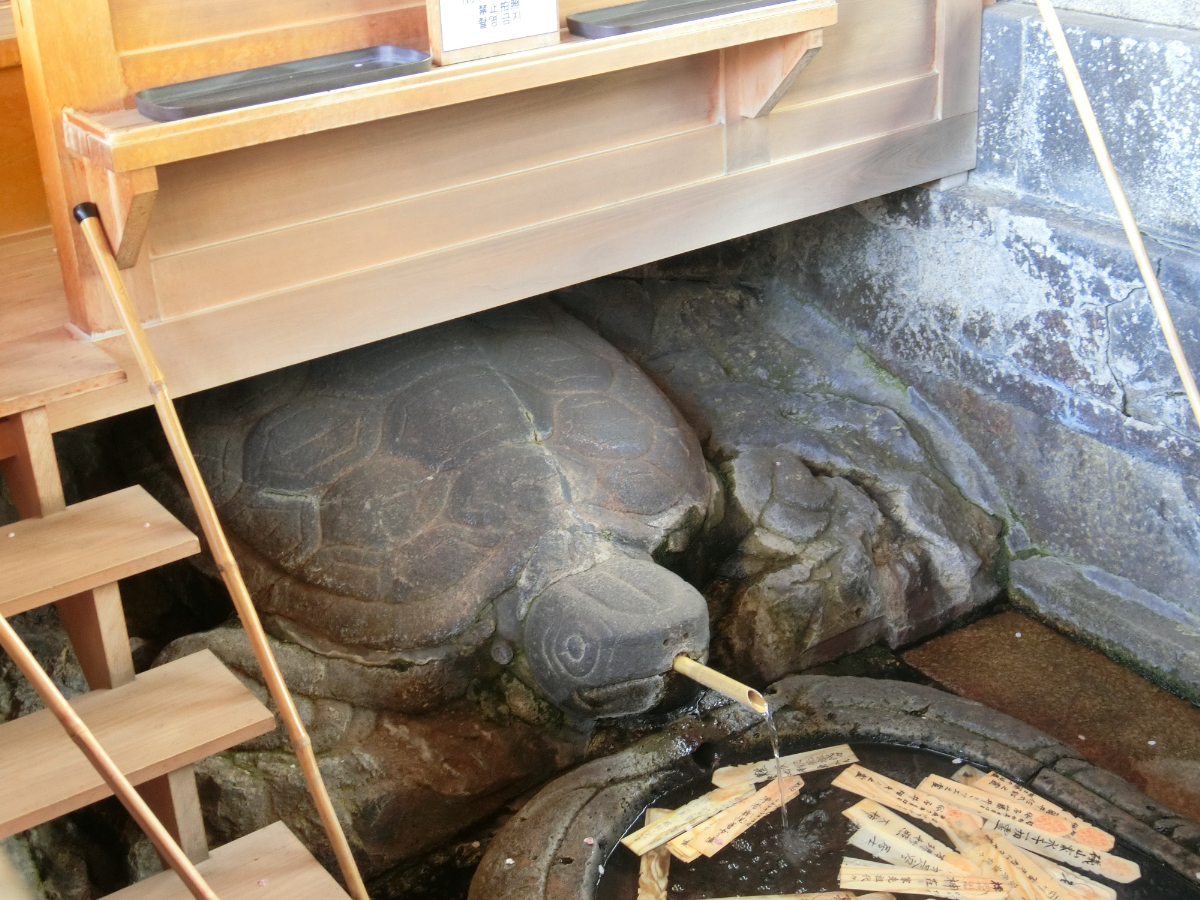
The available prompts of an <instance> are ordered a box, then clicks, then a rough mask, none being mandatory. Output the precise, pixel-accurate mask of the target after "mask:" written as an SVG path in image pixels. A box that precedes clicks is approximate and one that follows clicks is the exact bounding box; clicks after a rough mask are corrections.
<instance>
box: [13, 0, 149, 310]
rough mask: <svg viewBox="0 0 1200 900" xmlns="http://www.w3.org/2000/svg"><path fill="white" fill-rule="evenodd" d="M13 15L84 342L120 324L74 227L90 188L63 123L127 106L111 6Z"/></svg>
mask: <svg viewBox="0 0 1200 900" xmlns="http://www.w3.org/2000/svg"><path fill="white" fill-rule="evenodd" d="M13 13H14V15H15V19H16V26H17V40H18V42H19V43H20V47H21V67H22V69H23V71H24V74H25V87H26V92H27V94H28V97H29V109H30V113H31V114H32V118H33V130H34V137H35V138H36V140H37V148H38V159H39V161H40V163H41V169H42V179H43V182H44V184H45V187H46V201H47V203H48V205H49V208H50V223H51V225H52V226H53V228H54V237H55V241H56V243H57V245H58V259H59V264H60V265H61V267H62V273H63V283H64V286H65V287H66V293H67V303H68V308H69V313H70V318H71V321H72V322H73V323H74V324H75V325H76V326H78V327H79V328H80V330H82V331H83V332H84V333H85V334H92V333H96V332H102V331H107V330H110V329H111V328H112V327H114V324H115V323H114V319H113V317H112V314H111V312H109V310H108V306H107V300H106V299H105V297H104V295H103V285H101V284H100V283H99V280H98V277H97V273H96V270H95V267H94V266H92V264H91V262H90V261H89V260H87V259H86V252H87V251H86V248H85V247H84V246H83V244H82V243H81V242H80V237H79V235H78V228H76V226H75V223H74V221H73V220H72V219H71V209H72V208H73V207H74V206H75V204H76V203H79V202H80V201H82V200H86V199H87V196H86V193H87V186H86V184H85V183H83V181H82V180H81V179H80V178H79V177H78V172H77V171H76V169H75V167H74V165H73V164H72V161H71V157H70V155H69V153H68V151H67V146H66V142H65V140H64V136H63V126H62V116H63V109H64V108H66V107H82V108H84V109H94V110H116V109H120V108H122V107H123V106H124V103H125V98H126V95H127V92H126V89H125V84H124V82H123V80H122V77H121V66H120V62H119V60H118V58H117V50H116V44H115V42H114V40H113V29H112V20H111V18H110V14H109V5H108V0H72V2H70V3H61V2H54V0H49V2H47V0H16V2H15V3H14V4H13ZM81 251H82V252H81Z"/></svg>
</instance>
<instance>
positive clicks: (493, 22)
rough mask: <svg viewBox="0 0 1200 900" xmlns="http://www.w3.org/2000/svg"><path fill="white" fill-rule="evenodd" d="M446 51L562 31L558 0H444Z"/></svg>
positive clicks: (443, 21)
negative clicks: (559, 24) (559, 28)
mask: <svg viewBox="0 0 1200 900" xmlns="http://www.w3.org/2000/svg"><path fill="white" fill-rule="evenodd" d="M438 5H439V6H440V7H441V18H442V50H443V51H444V52H449V51H452V50H463V49H465V48H467V47H478V46H480V45H482V44H496V43H499V42H501V41H512V40H517V39H519V38H526V37H532V36H533V35H538V34H547V33H550V32H557V31H558V3H557V0H440V2H439V4H438Z"/></svg>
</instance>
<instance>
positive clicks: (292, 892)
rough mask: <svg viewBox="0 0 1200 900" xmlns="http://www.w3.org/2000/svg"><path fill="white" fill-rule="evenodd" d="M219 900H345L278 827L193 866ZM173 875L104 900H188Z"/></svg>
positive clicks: (165, 874) (281, 826) (166, 874)
mask: <svg viewBox="0 0 1200 900" xmlns="http://www.w3.org/2000/svg"><path fill="white" fill-rule="evenodd" d="M196 868H197V869H199V870H200V874H201V875H203V876H204V880H205V881H207V882H208V886H209V887H211V888H212V889H213V891H215V892H216V894H217V896H218V897H220V898H221V900H251V898H252V900H346V892H345V891H343V890H342V889H341V887H339V886H338V883H337V882H336V881H334V880H333V878H332V877H331V876H330V875H329V873H328V872H326V871H325V870H324V869H323V868H321V864H320V863H318V862H317V861H316V860H315V859H313V858H312V855H311V854H310V853H309V852H308V851H307V850H305V849H304V845H303V844H301V843H300V842H299V841H298V840H296V837H295V835H293V834H292V833H291V831H289V830H288V827H287V826H286V825H284V824H283V823H282V822H276V823H275V824H274V825H268V826H267V827H266V828H263V829H261V830H259V831H256V832H254V833H253V834H248V835H246V836H245V837H244V838H239V839H238V840H236V841H233V842H232V843H229V844H226V845H225V846H224V847H219V848H217V849H216V850H213V851H212V853H211V855H210V856H209V858H208V859H206V860H205V861H204V862H202V863H200V864H199V865H197V866H196ZM190 898H191V895H190V894H189V893H188V891H187V888H185V887H184V886H183V883H182V882H181V881H180V880H179V876H178V875H176V874H175V873H174V872H163V873H162V874H160V875H155V876H154V877H153V878H147V879H146V880H145V881H142V882H139V883H138V884H135V885H132V886H130V887H127V888H125V889H124V890H122V891H117V892H116V893H115V894H109V895H108V898H107V900H190Z"/></svg>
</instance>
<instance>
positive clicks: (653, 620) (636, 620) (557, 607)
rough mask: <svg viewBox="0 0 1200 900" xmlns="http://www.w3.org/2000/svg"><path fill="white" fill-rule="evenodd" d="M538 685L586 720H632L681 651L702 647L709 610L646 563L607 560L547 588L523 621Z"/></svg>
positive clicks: (660, 692)
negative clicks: (604, 718)
mask: <svg viewBox="0 0 1200 900" xmlns="http://www.w3.org/2000/svg"><path fill="white" fill-rule="evenodd" d="M523 644H524V649H525V657H526V660H527V661H528V664H529V668H530V670H531V671H532V673H533V676H534V678H536V679H537V682H538V686H539V687H540V688H541V689H542V690H543V691H544V692H545V693H546V695H547V696H549V697H550V699H551V700H553V701H554V702H555V703H557V704H558V705H559V706H561V707H563V708H564V709H568V710H571V711H572V712H575V713H577V714H579V715H582V716H585V717H587V718H600V717H609V716H623V715H633V714H635V713H641V712H645V711H647V710H649V709H651V708H653V707H654V706H655V705H656V704H657V703H658V702H659V701H660V700H662V699H663V697H664V695H665V693H666V683H667V675H668V674H669V673H670V672H671V665H672V663H673V662H674V660H675V657H676V656H678V655H679V654H680V653H688V654H689V655H692V656H702V655H703V654H705V653H706V652H707V649H708V605H707V604H706V603H705V602H704V598H703V597H702V596H701V595H700V592H699V591H697V590H696V589H695V588H694V587H692V586H691V585H690V584H688V583H687V582H686V581H684V580H683V579H682V578H680V577H679V576H678V575H675V574H674V573H673V572H670V571H668V570H667V569H664V568H662V567H661V566H659V565H656V564H655V563H653V562H649V561H643V560H636V559H629V558H627V557H614V558H612V559H608V560H606V561H604V562H602V563H599V564H598V565H596V566H594V567H593V568H591V569H588V570H587V571H585V572H581V573H579V574H576V575H571V576H568V577H566V578H564V579H562V580H560V581H558V582H556V583H555V584H553V585H551V586H550V587H549V588H547V589H546V590H545V591H543V592H542V594H541V595H540V596H538V597H537V599H536V600H534V602H533V605H532V606H531V607H530V610H529V613H528V614H527V616H526V618H525V624H524V634H523Z"/></svg>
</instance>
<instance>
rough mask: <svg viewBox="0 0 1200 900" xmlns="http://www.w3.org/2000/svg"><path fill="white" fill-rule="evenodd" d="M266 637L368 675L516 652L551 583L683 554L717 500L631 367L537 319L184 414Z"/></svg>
mask: <svg viewBox="0 0 1200 900" xmlns="http://www.w3.org/2000/svg"><path fill="white" fill-rule="evenodd" d="M187 418H188V423H189V429H190V431H191V433H192V435H193V444H194V447H195V450H196V454H197V458H198V459H199V461H200V464H201V468H202V470H203V472H204V475H205V479H206V481H207V482H208V483H209V485H210V486H211V489H212V493H213V497H214V501H215V502H216V503H217V506H218V511H219V513H220V515H221V518H222V519H223V521H224V522H225V523H226V525H227V528H228V529H229V530H230V532H231V541H232V542H233V543H234V545H235V552H236V553H237V555H238V557H239V561H240V562H241V564H242V566H243V569H244V573H245V575H246V580H247V583H248V585H249V586H250V589H251V592H252V594H253V596H254V599H255V603H256V604H257V605H258V607H259V608H260V609H261V610H262V611H263V612H264V613H266V614H267V616H268V620H269V622H270V623H271V625H272V627H273V630H275V631H276V633H279V634H281V635H282V636H285V637H288V638H291V639H293V640H296V641H298V642H299V643H301V644H304V645H306V646H308V647H310V648H311V649H314V650H317V651H319V652H323V653H328V654H333V655H338V656H345V657H347V658H353V659H358V660H361V661H363V662H375V663H382V662H387V661H390V660H396V659H408V660H412V661H420V660H423V659H428V658H431V657H434V656H439V655H444V653H445V652H447V650H448V648H454V647H456V646H462V645H466V646H476V645H478V644H479V643H480V642H481V641H482V640H484V639H485V638H487V637H488V636H489V635H491V634H492V633H493V632H494V631H495V630H496V628H497V625H499V628H500V631H501V633H502V634H504V635H506V636H508V637H511V638H514V639H515V638H516V637H517V636H518V635H519V624H520V622H521V620H522V618H523V617H524V614H525V612H526V611H527V610H528V607H529V604H530V603H531V602H532V600H533V599H534V598H535V597H537V596H538V595H539V594H540V593H541V592H542V591H543V590H544V589H545V588H546V587H548V586H549V585H551V584H553V583H554V582H556V581H557V580H559V579H561V578H563V577H565V576H567V575H570V574H573V573H577V572H582V571H585V570H587V569H589V568H591V567H592V566H593V565H595V564H596V563H597V562H599V561H602V560H604V559H607V558H609V557H611V556H613V555H614V554H619V553H623V554H626V555H632V556H642V557H647V556H653V555H661V554H662V553H664V552H672V551H677V550H680V549H682V548H683V547H684V546H686V544H687V541H688V539H689V538H690V536H691V535H692V534H693V533H694V532H695V530H696V529H697V528H698V527H699V525H700V524H701V523H702V521H703V519H704V515H705V513H706V510H707V507H708V502H709V497H710V492H711V486H710V480H709V477H708V473H707V470H706V466H705V463H704V460H703V457H702V455H701V452H700V447H699V444H698V442H697V440H696V437H695V435H694V433H693V432H692V430H691V429H690V427H689V426H688V425H687V423H686V422H685V421H684V420H683V419H682V417H681V416H680V414H679V413H678V411H677V410H676V409H675V408H674V407H673V406H672V405H671V403H670V402H669V401H668V400H667V399H666V397H664V396H663V394H662V393H661V392H660V391H659V390H658V388H657V387H656V386H655V385H654V384H653V383H652V382H651V381H650V380H649V378H647V377H646V375H645V374H644V373H643V372H642V371H641V370H640V369H638V368H637V367H636V366H635V365H634V364H632V363H631V362H630V361H629V360H627V359H626V358H625V357H624V356H622V355H621V353H620V352H618V351H617V350H616V349H615V348H613V347H612V346H611V345H610V344H608V343H607V342H606V341H604V340H603V339H602V338H600V337H599V336H598V335H596V334H595V333H594V332H592V331H591V330H589V329H588V328H587V327H585V326H584V325H583V324H581V323H580V322H579V321H578V320H576V319H574V318H573V317H571V316H570V315H568V314H567V313H565V312H563V311H562V310H561V309H560V308H559V307H557V306H555V305H553V304H552V303H550V302H548V301H526V302H524V303H520V304H515V305H513V306H508V307H503V308H501V309H498V310H494V311H491V312H488V313H484V314H481V315H477V316H473V317H470V318H467V319H460V320H456V321H453V322H449V323H446V324H443V325H438V326H434V327H431V328H428V329H425V330H423V331H420V332H413V333H410V334H406V335H402V336H400V337H397V338H394V339H391V340H388V341H383V342H380V343H377V344H372V345H369V346H366V347H361V348H358V349H355V350H352V351H348V352H345V353H340V354H337V355H335V356H331V357H326V358H324V359H321V360H317V361H315V362H311V363H307V364H304V365H300V366H295V367H292V368H290V369H286V370H282V371H281V372H277V373H272V374H270V375H266V376H262V377H259V378H255V379H251V380H248V381H245V382H240V383H238V384H235V385H230V386H227V387H225V388H222V389H219V390H217V391H213V392H210V393H208V394H206V395H204V396H203V397H200V398H196V399H194V400H193V402H191V403H189V404H188V407H187Z"/></svg>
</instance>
